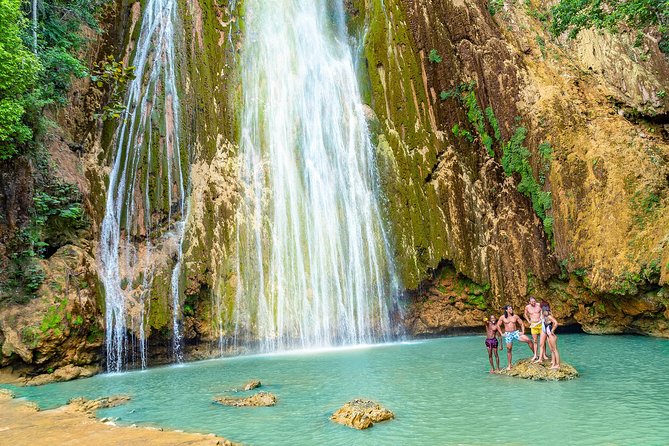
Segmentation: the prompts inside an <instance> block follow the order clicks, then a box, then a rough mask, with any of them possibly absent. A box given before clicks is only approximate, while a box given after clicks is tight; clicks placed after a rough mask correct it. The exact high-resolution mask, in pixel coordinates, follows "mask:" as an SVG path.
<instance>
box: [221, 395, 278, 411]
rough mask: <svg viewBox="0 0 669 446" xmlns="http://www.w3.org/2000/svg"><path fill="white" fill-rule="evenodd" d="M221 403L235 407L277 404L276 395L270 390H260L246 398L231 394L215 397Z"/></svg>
mask: <svg viewBox="0 0 669 446" xmlns="http://www.w3.org/2000/svg"><path fill="white" fill-rule="evenodd" d="M214 401H216V402H217V403H219V404H223V405H224V406H234V407H267V406H274V405H275V404H276V396H274V394H272V393H269V392H258V393H256V394H255V395H251V396H247V397H244V398H233V397H229V396H217V397H215V398H214Z"/></svg>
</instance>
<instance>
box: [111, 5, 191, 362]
mask: <svg viewBox="0 0 669 446" xmlns="http://www.w3.org/2000/svg"><path fill="white" fill-rule="evenodd" d="M177 22H178V17H177V2H176V0H148V1H147V2H146V5H145V9H144V13H143V17H142V24H141V29H140V35H139V38H138V40H137V48H136V53H135V57H134V60H133V63H132V64H133V66H134V67H135V76H136V77H135V79H134V80H133V81H132V82H131V84H130V86H129V89H128V98H127V103H126V107H127V110H128V115H127V116H125V117H124V118H125V119H123V120H122V121H121V122H120V123H119V127H118V128H117V133H116V141H117V146H116V152H115V154H114V161H113V165H112V169H111V172H110V175H109V187H108V190H107V202H106V208H105V217H104V220H103V222H102V229H101V233H102V234H101V241H100V277H101V278H102V282H103V284H104V288H105V299H106V314H105V321H106V348H107V369H108V370H109V371H120V370H123V369H124V368H125V366H126V364H127V360H128V356H129V355H130V354H131V353H132V352H128V351H127V349H128V347H127V344H128V339H127V336H128V333H127V325H126V324H127V320H128V318H131V317H132V315H131V314H130V310H131V308H130V307H132V306H135V305H140V308H139V311H136V312H135V314H139V318H140V319H141V321H140V322H139V324H138V325H139V335H140V355H141V363H142V366H143V367H144V366H145V365H146V356H147V352H146V347H147V344H146V339H145V337H144V335H145V323H146V320H148V312H147V311H145V307H144V305H145V302H146V301H147V300H149V299H148V291H147V290H148V288H149V287H150V286H151V282H152V280H153V270H152V263H151V262H150V260H148V261H145V262H144V265H145V266H144V268H145V271H143V273H144V282H143V287H146V288H144V289H143V290H141V297H140V298H139V299H137V298H134V300H133V297H132V296H131V291H132V288H133V287H132V285H131V284H127V285H126V286H125V288H126V289H123V288H122V283H123V280H124V279H125V280H126V281H129V282H130V283H132V280H133V278H134V277H135V271H134V269H135V264H136V263H137V261H138V247H139V245H140V242H134V241H133V237H137V236H138V235H140V236H143V237H146V239H147V240H146V256H149V257H150V256H151V252H152V250H153V247H152V245H151V225H152V216H153V215H152V209H153V208H156V207H158V208H160V207H161V203H155V204H153V206H152V203H151V202H150V199H149V192H148V191H149V179H150V178H154V179H155V181H156V183H159V182H160V181H161V179H162V176H163V175H166V176H167V183H166V184H167V186H166V187H165V189H166V190H165V191H164V194H165V195H166V201H167V203H168V207H169V210H168V222H167V224H168V227H170V228H171V229H172V231H171V232H170V233H168V234H167V235H165V236H163V240H162V241H163V242H165V241H167V239H169V238H173V239H174V240H175V242H176V245H177V247H178V248H177V251H178V252H177V262H176V266H175V267H174V271H173V272H172V285H171V288H172V305H173V312H174V320H173V324H174V334H175V336H174V353H175V357H176V359H177V360H178V361H179V360H181V351H180V343H181V335H180V333H181V330H180V326H179V325H180V317H181V310H180V304H179V287H178V280H179V277H180V275H181V273H180V268H181V255H182V249H181V246H182V243H183V220H184V218H185V216H186V212H185V209H184V206H185V205H186V204H185V201H186V200H185V199H186V191H185V179H184V175H183V173H182V166H181V156H182V147H181V143H180V141H179V130H180V107H179V97H178V94H177V86H176V83H177V82H176V79H177V73H176V61H175V53H174V51H175V48H174V45H175V42H174V40H175V34H174V32H175V30H174V26H175V24H176V23H177ZM159 126H162V127H163V128H162V131H161V135H160V140H159V141H154V140H153V133H154V132H156V127H159ZM156 133H157V132H156ZM154 145H157V146H158V147H159V148H158V152H157V153H158V154H159V156H160V159H159V160H155V161H157V163H156V164H157V165H158V167H156V168H155V171H154V170H152V169H151V166H152V165H153V164H154V163H153V161H154V160H152V159H151V149H152V147H153V146H154ZM154 150H155V148H154ZM141 175H144V178H143V179H144V181H142V178H141ZM142 186H143V187H144V188H145V190H144V194H138V195H136V194H135V188H136V187H142ZM175 193H176V194H175ZM173 195H175V196H173ZM138 197H141V199H142V200H143V201H144V202H143V203H141V202H138V201H137V200H139V199H140V198H138ZM138 206H141V207H142V209H143V211H144V215H143V218H140V217H141V216H140V215H138V214H140V212H139V211H138ZM173 208H176V209H178V218H179V219H180V220H179V221H177V222H173V221H172V218H173V215H172V212H173ZM124 217H125V219H123V218H124ZM142 224H143V227H140V226H141V225H142ZM142 232H143V234H142ZM175 282H176V283H175ZM135 317H137V316H135ZM132 325H134V322H133V324H132Z"/></svg>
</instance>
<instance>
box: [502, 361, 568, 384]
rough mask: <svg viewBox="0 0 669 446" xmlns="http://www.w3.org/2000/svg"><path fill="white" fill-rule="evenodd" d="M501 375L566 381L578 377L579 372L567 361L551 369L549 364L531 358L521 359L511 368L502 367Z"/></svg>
mask: <svg viewBox="0 0 669 446" xmlns="http://www.w3.org/2000/svg"><path fill="white" fill-rule="evenodd" d="M498 373H499V374H500V375H505V376H513V377H516V378H524V379H531V380H540V381H564V380H568V379H574V378H576V377H578V372H577V371H576V369H575V368H574V367H572V366H571V365H569V364H567V363H564V362H563V363H562V364H560V368H559V369H555V370H554V369H551V368H550V365H549V364H546V363H543V364H532V362H531V361H530V360H529V359H521V360H520V361H518V362H517V363H515V364H514V365H513V367H512V368H511V370H506V369H502V370H500V371H499V372H498Z"/></svg>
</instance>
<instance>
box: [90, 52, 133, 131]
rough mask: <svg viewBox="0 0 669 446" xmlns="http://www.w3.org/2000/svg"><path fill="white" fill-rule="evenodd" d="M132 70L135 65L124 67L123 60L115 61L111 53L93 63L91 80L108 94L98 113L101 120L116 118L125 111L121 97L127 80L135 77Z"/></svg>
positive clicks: (123, 94) (125, 88)
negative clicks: (100, 111)
mask: <svg viewBox="0 0 669 446" xmlns="http://www.w3.org/2000/svg"><path fill="white" fill-rule="evenodd" d="M134 71H135V67H133V66H129V67H126V66H125V62H123V61H122V60H121V61H117V60H116V59H114V56H111V55H110V56H107V58H106V59H104V60H103V61H101V62H96V63H94V64H93V70H92V73H91V81H93V82H95V85H96V86H97V87H98V88H104V89H105V90H106V91H107V96H108V100H107V103H106V104H105V105H104V106H103V107H102V113H100V114H99V117H101V118H102V120H107V119H116V118H119V117H121V115H122V114H123V113H125V111H126V110H125V103H124V102H123V98H124V97H125V92H126V90H127V88H128V82H129V81H131V80H132V79H134V78H135V75H134Z"/></svg>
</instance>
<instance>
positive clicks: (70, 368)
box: [25, 364, 100, 386]
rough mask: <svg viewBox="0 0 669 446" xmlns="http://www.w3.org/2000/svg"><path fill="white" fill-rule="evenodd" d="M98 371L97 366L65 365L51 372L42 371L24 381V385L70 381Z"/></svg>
mask: <svg viewBox="0 0 669 446" xmlns="http://www.w3.org/2000/svg"><path fill="white" fill-rule="evenodd" d="M99 372H100V369H99V368H98V367H94V366H91V367H79V366H76V365H71V364H70V365H66V366H65V367H61V368H59V369H56V370H55V371H54V372H53V373H44V374H42V375H37V376H35V377H33V378H28V379H26V381H25V385H26V386H41V385H44V384H50V383H55V382H63V381H71V380H73V379H77V378H89V377H91V376H93V375H95V374H97V373H99Z"/></svg>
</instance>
